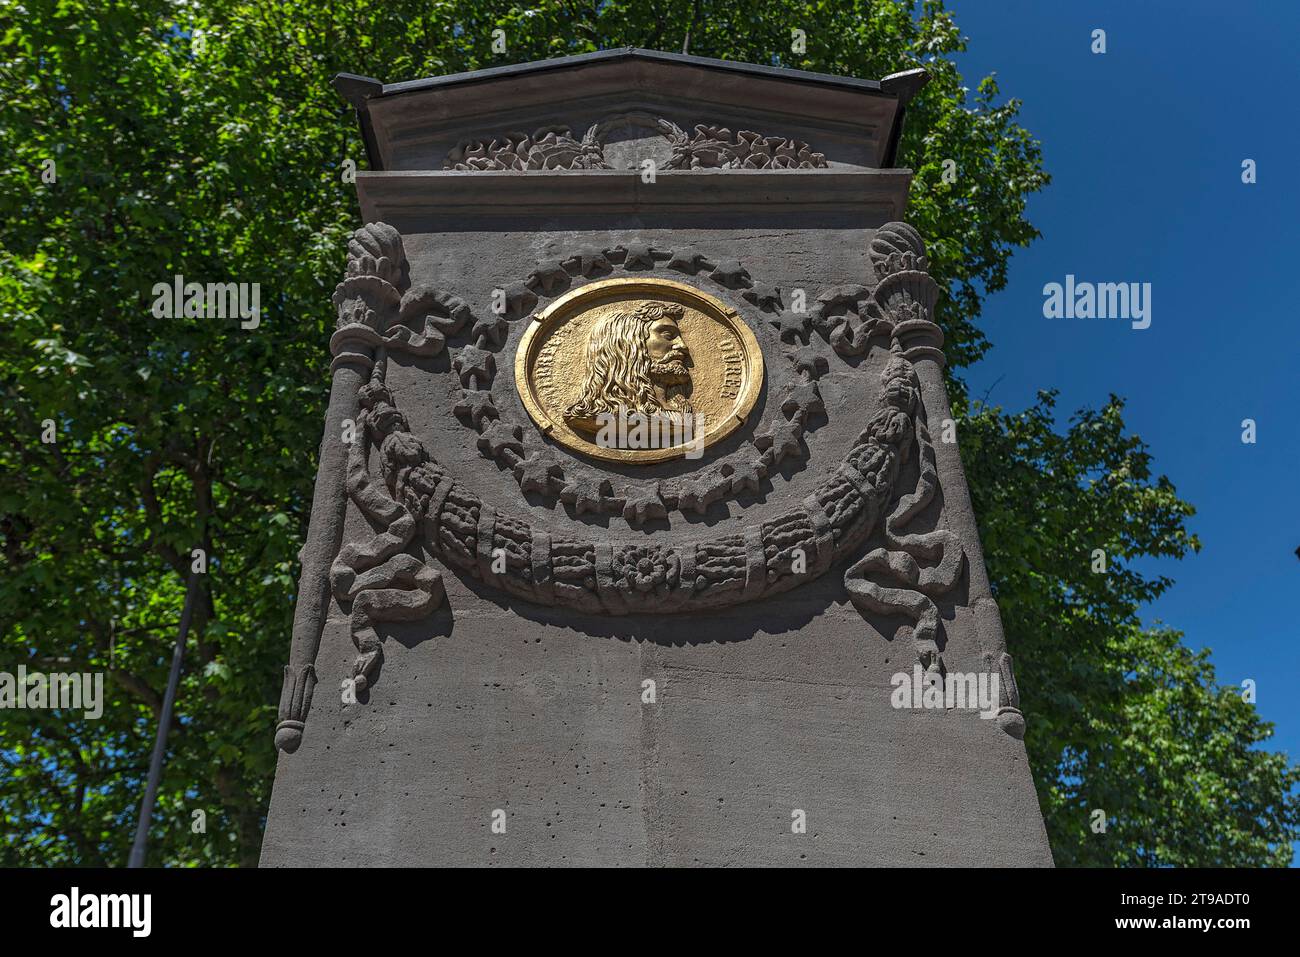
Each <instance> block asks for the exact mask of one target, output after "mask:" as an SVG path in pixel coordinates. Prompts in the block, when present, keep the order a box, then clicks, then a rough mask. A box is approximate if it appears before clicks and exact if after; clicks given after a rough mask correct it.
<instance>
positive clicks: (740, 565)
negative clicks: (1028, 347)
mask: <svg viewBox="0 0 1300 957" xmlns="http://www.w3.org/2000/svg"><path fill="white" fill-rule="evenodd" d="M623 248H624V250H625V254H626V256H628V257H632V258H634V259H638V260H640V261H642V262H649V263H650V264H653V256H654V254H653V252H652V251H651V250H649V249H648V248H644V247H636V246H634V245H629V246H627V247H623ZM349 250H350V253H351V255H350V256H349V263H348V277H347V278H346V279H345V280H344V282H343V283H341V284H340V285H339V287H338V289H337V290H336V292H335V296H334V301H335V304H336V306H337V307H338V311H339V327H340V328H339V332H338V333H336V334H335V336H334V338H333V339H332V340H331V345H332V347H333V350H334V352H335V356H336V359H335V362H336V363H337V362H339V361H340V360H341V359H343V358H344V357H345V352H344V351H342V350H346V349H347V348H349V346H350V344H351V343H356V342H365V343H369V344H372V345H373V346H375V348H376V349H377V353H376V356H375V361H374V368H373V374H372V376H371V379H370V382H369V383H368V384H367V385H365V386H364V387H363V388H362V389H361V390H360V393H359V399H360V403H361V409H362V411H361V413H360V416H359V421H358V423H357V426H358V439H359V441H357V442H355V443H353V445H352V446H351V448H350V449H349V452H348V464H347V491H348V495H349V496H350V497H351V498H352V500H353V501H354V502H355V503H356V505H357V507H358V508H360V509H361V510H362V511H363V512H364V513H365V514H366V515H367V516H368V517H369V518H370V519H371V520H372V521H374V522H376V523H377V524H378V525H379V526H380V530H379V531H378V532H377V533H376V534H375V535H374V536H372V537H371V539H369V540H368V541H366V542H362V543H358V544H354V545H349V546H346V547H344V548H343V549H342V550H341V551H340V552H339V554H338V556H337V558H336V559H335V561H334V563H333V566H332V568H331V570H330V581H331V585H332V589H333V593H334V596H335V597H336V598H337V600H338V601H339V602H340V603H341V604H349V603H350V605H351V620H350V629H351V633H352V637H353V641H354V643H355V644H356V646H357V651H358V654H357V658H356V660H355V662H354V666H353V674H354V677H355V680H356V682H357V685H358V686H359V687H361V688H364V687H365V686H366V685H368V684H369V683H370V682H371V681H372V680H373V678H374V675H375V671H376V669H377V668H378V666H379V663H380V661H381V659H382V644H381V642H380V640H379V638H378V635H377V633H376V631H375V625H376V624H378V623H382V622H387V621H399V620H413V619H417V618H419V617H421V616H423V615H425V614H427V613H428V612H429V611H431V610H432V609H434V608H435V607H437V605H438V604H440V603H441V601H442V600H443V598H444V592H443V587H442V581H441V576H440V575H439V574H438V573H437V572H436V571H434V570H433V569H431V568H429V567H428V566H427V565H426V564H425V562H424V560H423V558H422V557H419V556H418V555H416V554H412V550H415V551H419V552H423V551H424V550H427V551H429V552H431V553H433V554H434V555H436V556H437V557H438V558H439V559H440V560H442V561H443V562H445V563H447V564H450V565H454V566H456V567H458V568H460V569H462V570H464V571H465V572H467V573H468V574H470V575H472V576H474V577H476V578H479V579H481V580H483V581H485V582H489V583H492V584H494V585H495V586H496V587H498V588H500V589H501V590H503V591H505V592H507V593H509V594H512V595H515V596H517V597H520V598H524V599H526V600H529V601H533V602H537V603H539V604H543V605H564V606H569V607H574V608H578V609H581V610H583V611H588V612H603V613H607V614H628V613H672V612H682V611H693V610H701V609H706V608H716V607H721V606H726V605H732V604H736V603H739V602H744V601H751V600H756V599H760V598H764V597H767V596H770V595H774V594H777V593H779V592H782V591H786V590H788V589H790V588H793V587H795V586H796V585H798V584H801V583H802V582H804V581H808V580H810V579H812V578H815V577H817V576H819V575H821V574H823V573H824V572H825V571H826V570H827V569H828V568H829V567H830V565H831V564H832V562H833V561H834V560H836V559H837V558H839V557H842V556H845V555H847V554H849V553H851V552H852V551H854V550H855V549H856V548H857V547H858V546H859V545H860V544H861V542H862V541H864V540H865V539H866V538H867V537H868V536H869V535H870V534H871V532H872V531H873V529H875V528H876V527H877V520H878V519H879V518H880V517H881V516H882V515H885V520H884V523H883V539H884V546H883V547H879V548H875V549H873V550H872V551H870V552H869V553H868V554H867V555H865V556H864V557H862V558H861V559H860V560H859V561H858V562H856V563H855V564H853V565H852V566H851V567H850V568H849V569H848V571H847V572H846V573H845V576H844V581H845V587H846V589H847V590H848V593H849V597H850V599H851V600H852V602H853V604H854V605H855V606H856V607H857V608H858V609H859V610H860V611H863V612H864V613H866V612H874V613H877V614H881V615H897V614H901V615H904V616H906V617H908V618H910V619H911V620H912V622H913V623H914V624H913V627H912V639H913V643H914V646H915V648H916V653H917V658H918V660H919V661H920V662H921V663H922V664H923V665H924V667H925V668H926V670H927V672H928V673H929V674H930V675H931V676H932V677H933V678H934V679H935V680H937V681H941V680H942V670H941V661H940V648H939V642H938V638H939V629H940V627H941V623H940V619H939V613H938V606H937V605H936V603H935V602H936V599H937V598H939V597H941V596H942V595H944V594H945V593H946V592H948V591H949V590H951V589H952V588H953V586H954V585H955V584H956V583H957V581H958V580H959V579H960V577H961V572H962V568H963V566H964V562H965V554H964V551H963V550H962V547H961V543H960V541H959V540H958V539H957V537H956V536H955V535H954V534H953V533H951V532H948V531H946V530H935V531H931V532H926V533H917V534H909V533H907V532H906V531H905V527H906V526H907V525H908V524H909V523H910V522H911V521H912V520H913V519H914V518H915V517H916V516H917V515H918V514H919V513H920V512H921V511H922V510H924V509H925V508H926V506H927V505H928V504H929V503H930V502H931V501H932V499H933V497H934V495H935V492H936V491H937V488H938V482H937V478H936V472H935V456H934V448H933V445H932V444H931V442H930V438H929V431H928V428H927V425H926V422H925V410H924V406H923V405H922V403H921V397H920V388H919V382H918V380H917V376H916V372H915V370H914V369H913V367H912V361H913V360H915V359H917V358H920V357H922V356H925V357H928V358H935V359H936V360H938V361H942V352H941V351H940V349H939V344H940V343H941V342H942V336H941V333H940V331H939V329H938V326H937V325H935V323H934V322H933V320H932V318H931V313H932V309H933V306H934V303H935V300H936V298H937V293H938V288H937V286H936V285H935V283H934V281H933V280H932V279H931V278H930V277H929V276H928V275H927V274H926V273H925V272H924V269H925V265H926V261H925V256H924V247H923V244H922V242H921V239H920V236H919V235H918V234H917V233H916V231H915V230H914V229H912V228H911V227H910V226H907V225H906V224H903V223H890V224H887V225H886V226H884V227H882V228H881V229H880V230H879V231H878V233H877V235H876V237H875V239H874V240H873V242H872V247H871V257H872V261H873V264H874V266H875V269H876V273H877V276H878V278H879V282H878V284H877V285H876V287H875V288H874V289H873V290H870V291H868V290H867V289H866V288H865V287H860V286H853V287H837V288H836V289H833V290H830V291H828V292H827V293H825V294H823V295H822V296H821V297H819V300H818V303H819V305H818V308H817V309H816V310H815V311H814V316H813V317H812V319H811V321H812V324H813V327H814V328H816V329H818V331H820V332H823V333H824V334H825V335H827V337H828V338H829V340H830V341H831V342H832V344H833V345H834V346H835V348H836V349H837V351H840V352H842V353H847V354H860V353H861V352H862V351H865V349H866V348H867V340H868V339H869V338H870V337H872V336H875V335H886V334H887V335H889V337H890V350H891V353H892V355H891V358H890V360H889V362H888V363H887V365H886V367H885V369H884V371H883V372H882V374H881V381H882V395H881V407H880V409H879V410H878V411H877V412H876V413H875V415H874V416H873V417H872V418H871V420H870V421H869V422H868V425H867V427H866V429H864V430H863V432H862V433H861V434H860V435H859V436H858V438H857V440H856V441H855V442H854V444H853V446H852V447H851V448H850V449H849V450H848V453H847V454H846V455H845V457H844V459H843V460H842V461H841V462H840V464H839V465H838V467H837V468H836V469H835V470H834V471H833V472H831V473H830V474H829V475H828V476H827V477H826V478H825V479H824V480H823V481H822V482H821V483H819V484H818V486H817V487H816V488H815V489H814V491H813V492H812V494H810V495H809V496H807V497H806V498H805V499H804V501H803V502H802V503H801V505H800V506H799V507H798V508H795V509H792V510H790V511H788V512H786V513H783V514H782V515H780V516H778V517H776V518H774V519H772V520H770V521H766V522H763V523H761V524H754V525H750V526H746V527H745V528H744V529H743V530H742V531H741V532H740V533H738V534H733V535H728V536H723V537H721V538H714V539H705V540H702V541H693V540H685V541H678V540H677V539H676V538H671V537H670V536H669V534H668V533H665V534H664V535H663V536H661V540H660V541H657V542H653V543H652V542H645V541H642V542H636V543H620V542H610V541H607V540H605V539H604V538H603V537H602V538H597V539H594V540H587V541H575V540H571V539H568V538H553V537H552V536H551V535H550V534H549V533H548V532H546V531H544V530H542V529H540V528H535V527H533V526H532V525H531V524H530V523H529V522H528V521H526V520H524V519H521V518H517V517H515V516H512V515H508V514H506V513H503V512H499V511H498V510H497V509H496V508H494V507H493V506H492V505H490V504H488V503H486V502H484V501H483V500H482V499H481V498H480V497H479V496H478V495H477V494H476V493H474V492H473V491H472V490H471V489H470V488H469V487H468V486H466V485H464V484H461V483H459V482H457V481H456V480H455V478H454V477H452V476H451V475H449V474H448V473H447V471H446V470H445V469H444V468H443V467H442V466H441V465H440V464H439V463H438V462H437V461H436V460H435V459H434V458H433V456H432V455H430V454H429V452H428V450H427V449H426V448H425V447H424V445H423V444H422V443H421V442H420V440H419V439H418V438H416V437H415V436H414V435H413V434H412V433H411V432H410V430H409V426H408V424H407V421H406V418H405V416H404V415H403V414H402V413H401V412H400V411H399V410H398V409H397V407H396V405H395V403H394V401H393V397H392V394H391V392H390V390H389V389H388V387H387V385H386V384H385V370H386V367H387V356H388V354H389V353H391V352H398V351H404V352H411V353H416V354H420V355H430V354H436V353H437V352H439V351H441V350H442V349H443V348H444V347H445V343H446V337H447V335H449V334H453V333H455V332H456V331H458V330H459V329H461V328H462V327H463V326H464V325H465V324H466V323H467V322H468V321H469V320H470V318H471V316H470V313H469V309H468V307H467V306H466V304H465V303H464V302H463V301H462V300H460V299H458V298H457V297H455V296H451V295H448V294H445V293H442V292H440V291H438V290H435V289H432V288H430V287H415V288H413V289H410V290H408V291H407V292H406V294H405V295H402V294H400V293H399V291H398V288H397V283H398V282H400V276H401V274H402V269H401V266H402V264H403V262H404V251H403V249H402V244H401V237H400V235H399V234H398V233H397V231H396V230H394V229H392V227H390V226H387V225H385V224H382V223H377V224H372V225H369V226H366V227H363V228H362V229H360V230H358V231H357V233H356V234H355V236H354V239H353V241H352V242H351V243H350V244H349ZM579 255H580V257H583V258H584V261H586V260H589V262H585V265H587V266H591V265H592V264H593V263H594V262H595V260H596V256H595V254H588V253H580V254H579ZM600 255H602V256H603V253H600ZM682 255H684V254H682V253H677V254H674V256H675V257H680V256H682ZM685 255H689V256H691V257H693V260H692V261H693V262H694V263H695V264H696V265H699V264H700V263H701V260H702V257H699V256H698V255H697V254H694V253H689V254H685ZM670 264H671V263H670ZM737 268H738V267H737ZM722 269H723V266H716V267H714V274H715V275H716V274H718V272H719V271H720V270H722ZM582 271H583V272H584V274H586V273H587V271H588V270H587V268H584V269H583V270H582ZM722 274H723V275H724V277H725V276H726V274H727V273H726V272H723V273H722ZM548 275H550V276H551V277H552V278H553V279H558V276H557V275H556V274H555V272H554V271H553V270H551V271H549V272H548V271H547V270H543V269H542V267H540V266H539V269H538V270H537V271H535V273H534V274H533V277H530V279H532V278H534V277H536V280H537V282H538V283H540V284H543V288H550V291H555V290H554V287H553V286H552V287H546V286H545V283H546V282H547V281H548V279H547V276H548ZM566 276H567V273H566ZM516 286H517V287H518V288H516V289H515V290H514V293H515V295H514V303H515V306H514V308H516V309H518V308H519V307H520V306H521V305H522V301H523V299H526V298H527V297H526V296H522V297H521V295H520V291H521V290H524V291H526V292H527V293H528V295H533V294H532V292H531V290H530V289H528V288H527V286H526V285H525V284H516ZM768 293H769V290H766V289H760V288H759V287H752V288H751V289H749V290H747V292H746V297H747V298H748V297H749V296H750V295H751V294H752V295H753V296H754V299H753V300H751V301H759V302H769V303H770V302H772V301H773V298H772V297H771V296H770V295H769V294H768ZM534 300H535V297H534ZM775 301H776V302H778V303H779V296H777V297H776V298H775ZM531 307H532V306H531V305H528V306H527V307H525V311H527V309H531ZM783 315H784V314H783ZM792 321H794V320H792ZM807 321H809V317H800V318H799V320H798V322H800V323H803V322H807ZM504 322H505V319H504V318H502V317H494V318H493V319H491V320H480V321H479V322H478V323H475V325H474V334H475V338H476V340H480V341H481V340H484V339H485V338H486V339H492V340H495V339H498V338H500V337H503V335H504V329H503V326H504ZM411 324H417V325H418V326H419V327H420V330H421V331H420V332H418V333H417V332H415V331H414V330H413V329H412V328H411ZM918 340H919V344H918ZM469 348H471V347H466V349H469ZM472 348H474V349H478V350H480V352H481V353H482V355H479V354H478V353H469V354H468V355H467V354H466V349H463V350H461V354H460V355H459V356H458V357H457V365H456V370H457V372H458V373H460V374H462V375H464V374H466V373H467V371H468V372H469V373H470V374H479V373H481V372H485V371H486V370H487V368H488V365H487V363H489V362H491V353H490V352H487V351H486V350H485V349H483V348H482V346H475V347H472ZM804 351H805V354H808V353H806V347H805V350H804ZM823 361H824V360H823ZM473 391H478V390H473ZM479 394H484V393H481V392H480V393H479ZM512 439H513V437H512ZM913 446H915V447H916V449H917V451H918V456H919V469H918V473H919V475H918V480H917V484H916V487H915V488H914V489H912V490H910V491H908V492H906V493H904V494H903V495H901V496H899V497H896V488H895V486H896V484H897V480H898V477H899V475H900V473H901V470H902V467H903V465H904V464H905V463H906V461H907V460H908V457H909V455H910V454H911V450H912V448H913ZM372 452H374V453H375V455H374V457H375V458H376V460H377V461H376V468H373V469H372V467H371V465H370V461H369V460H370V457H371V453H372ZM524 461H525V462H526V461H527V460H524ZM891 503H893V508H892V510H890V511H888V512H887V511H886V510H887V509H888V508H889V506H890V504H891ZM663 539H667V540H663ZM498 550H500V551H499V552H498ZM494 553H498V554H504V556H505V567H504V570H503V571H497V570H496V569H497V567H499V566H498V563H497V562H496V561H495V560H494V558H495V555H494ZM798 555H802V556H804V557H805V559H806V570H805V571H803V572H802V573H799V572H796V571H794V567H795V565H796V557H797V556H798ZM918 559H925V560H926V561H927V562H931V563H933V564H929V565H927V566H924V567H923V566H922V565H921V564H920V562H919V561H918ZM886 582H888V583H886ZM317 640H319V639H317ZM986 657H987V656H986ZM313 658H314V653H313ZM989 664H990V666H992V661H991V660H990V661H989ZM997 664H998V667H999V669H1000V671H1001V672H1002V674H1003V696H1002V697H1003V701H1002V704H1003V705H1004V707H1003V709H1002V710H1003V711H1004V712H1007V713H1008V717H1009V719H1010V720H1008V721H1007V722H1006V723H1002V722H1000V723H1002V724H1003V727H1004V728H1007V730H1008V731H1009V733H1015V727H1016V721H1015V719H1017V718H1019V711H1018V710H1016V706H1017V705H1018V694H1016V690H1015V682H1014V678H1013V677H1012V676H1011V660H1010V656H1008V655H1006V654H1001V655H1000V657H999V661H998V663H997ZM308 676H309V677H310V682H307V681H306V677H308ZM314 683H315V676H314V672H313V671H311V666H310V665H308V666H307V668H306V670H305V671H304V670H302V669H299V670H297V671H295V672H294V673H293V674H291V673H290V669H288V668H286V683H285V690H284V694H283V696H282V699H281V723H280V728H279V729H278V730H277V743H280V744H281V747H286V748H287V749H288V750H292V749H293V748H294V747H296V746H297V740H298V739H300V737H301V729H302V724H303V721H304V720H305V717H306V711H307V708H308V707H309V706H310V700H311V695H310V688H311V686H313V685H314ZM1018 727H1019V729H1020V730H1022V729H1023V719H1020V720H1019V725H1018ZM282 736H283V737H284V739H285V742H286V743H281V739H282ZM290 739H292V741H291V742H290ZM289 743H291V744H292V746H291V747H290V746H289Z"/></svg>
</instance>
